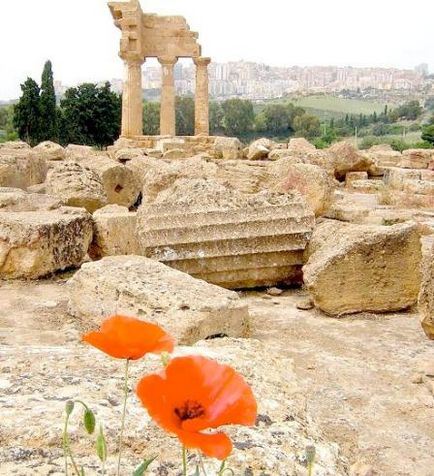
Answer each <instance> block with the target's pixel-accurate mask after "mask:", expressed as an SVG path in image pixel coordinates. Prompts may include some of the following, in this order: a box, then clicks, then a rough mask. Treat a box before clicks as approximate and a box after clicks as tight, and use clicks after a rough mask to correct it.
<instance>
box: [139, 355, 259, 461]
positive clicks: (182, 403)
mask: <svg viewBox="0 0 434 476" xmlns="http://www.w3.org/2000/svg"><path fill="white" fill-rule="evenodd" d="M137 395H138V397H139V398H140V400H141V401H142V404H143V406H144V407H145V408H146V409H147V410H148V412H149V414H150V416H151V417H152V418H153V419H154V420H155V421H156V422H157V424H158V425H159V426H161V427H162V428H163V429H165V430H166V431H169V432H171V433H174V434H175V435H176V436H177V437H178V438H179V440H180V441H181V442H182V444H183V445H184V446H185V447H186V448H199V449H200V450H201V451H202V452H203V453H204V454H205V455H207V456H210V457H213V458H218V459H225V458H227V457H228V456H229V454H230V453H231V451H232V442H231V440H230V438H229V437H228V436H227V435H226V433H223V432H218V433H202V430H205V429H207V428H217V427H219V426H221V425H229V424H238V425H249V426H250V425H254V424H255V421H256V415H257V405H256V400H255V397H254V396H253V392H252V390H251V388H250V387H249V385H248V384H247V383H246V382H245V381H244V379H243V377H242V376H241V375H239V374H238V373H237V372H235V370H233V369H232V368H231V367H228V366H227V365H221V364H219V363H217V362H215V361H214V360H211V359H208V358H205V357H200V356H189V357H177V358H175V359H172V360H171V361H170V363H169V364H168V365H167V367H166V368H165V369H164V370H163V371H162V372H160V373H158V374H152V375H148V376H146V377H144V378H142V380H141V381H140V382H139V384H138V386H137Z"/></svg>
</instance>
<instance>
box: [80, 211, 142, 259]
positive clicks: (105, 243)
mask: <svg viewBox="0 0 434 476" xmlns="http://www.w3.org/2000/svg"><path fill="white" fill-rule="evenodd" d="M136 215H137V213H136V212H130V211H128V208H126V207H121V206H119V205H108V206H106V207H104V208H100V209H99V210H97V211H96V212H95V213H94V214H93V216H92V217H93V221H94V235H93V241H92V244H91V246H90V248H89V255H90V257H91V258H92V259H100V258H103V257H104V256H119V255H138V254H140V246H139V244H138V241H137V238H136V234H135V232H136Z"/></svg>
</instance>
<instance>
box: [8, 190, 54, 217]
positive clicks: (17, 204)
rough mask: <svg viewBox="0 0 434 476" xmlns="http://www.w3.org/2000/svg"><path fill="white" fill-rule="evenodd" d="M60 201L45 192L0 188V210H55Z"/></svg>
mask: <svg viewBox="0 0 434 476" xmlns="http://www.w3.org/2000/svg"><path fill="white" fill-rule="evenodd" d="M61 206H62V202H61V201H60V200H58V199H57V198H55V197H51V196H50V195H45V194H37V193H27V192H25V191H24V190H22V189H20V188H0V211H2V212H31V211H36V210H55V209H56V208H60V207H61Z"/></svg>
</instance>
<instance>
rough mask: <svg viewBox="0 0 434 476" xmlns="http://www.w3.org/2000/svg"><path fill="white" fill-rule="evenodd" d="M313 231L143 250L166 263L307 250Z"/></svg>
mask: <svg viewBox="0 0 434 476" xmlns="http://www.w3.org/2000/svg"><path fill="white" fill-rule="evenodd" d="M309 236H310V234H309V235H307V234H306V233H299V234H297V233H294V234H291V235H288V234H283V235H274V236H268V237H253V238H243V239H232V240H214V241H198V240H196V242H191V243H179V244H177V245H176V246H170V247H169V246H164V245H160V246H148V247H146V248H144V249H143V253H144V254H145V255H146V256H148V257H149V258H153V259H157V260H158V261H162V262H164V263H165V262H169V261H176V260H181V259H192V260H194V259H202V258H205V257H207V258H209V257H218V256H232V257H236V256H239V255H249V254H251V253H252V252H254V253H256V254H261V253H272V252H275V253H278V252H286V251H299V250H304V249H305V247H306V244H307V242H308V238H309Z"/></svg>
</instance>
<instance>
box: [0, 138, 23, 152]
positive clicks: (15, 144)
mask: <svg viewBox="0 0 434 476" xmlns="http://www.w3.org/2000/svg"><path fill="white" fill-rule="evenodd" d="M2 149H9V150H11V149H12V150H26V149H27V150H30V149H31V147H30V146H29V144H27V142H22V141H19V140H16V141H8V142H3V143H2V144H0V150H2Z"/></svg>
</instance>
